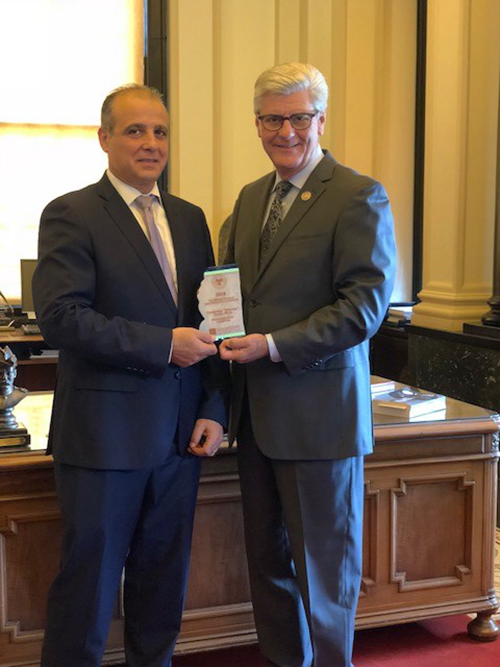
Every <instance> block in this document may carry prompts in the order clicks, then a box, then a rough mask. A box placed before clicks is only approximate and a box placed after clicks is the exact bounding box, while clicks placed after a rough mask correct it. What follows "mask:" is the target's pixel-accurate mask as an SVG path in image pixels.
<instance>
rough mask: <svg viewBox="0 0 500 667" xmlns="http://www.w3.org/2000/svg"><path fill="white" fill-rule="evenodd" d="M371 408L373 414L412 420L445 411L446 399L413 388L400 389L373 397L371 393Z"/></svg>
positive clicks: (439, 395)
mask: <svg viewBox="0 0 500 667" xmlns="http://www.w3.org/2000/svg"><path fill="white" fill-rule="evenodd" d="M372 406H373V412H374V413H375V414H379V415H389V416H393V417H401V418H402V419H413V418H414V417H421V416H422V415H428V414H430V413H434V412H438V411H443V410H445V408H446V397H445V396H443V395H442V394H434V393H432V392H428V391H423V390H420V389H414V388H413V387H402V388H401V389H394V390H391V391H387V392H383V393H379V394H376V395H375V396H374V394H373V393H372Z"/></svg>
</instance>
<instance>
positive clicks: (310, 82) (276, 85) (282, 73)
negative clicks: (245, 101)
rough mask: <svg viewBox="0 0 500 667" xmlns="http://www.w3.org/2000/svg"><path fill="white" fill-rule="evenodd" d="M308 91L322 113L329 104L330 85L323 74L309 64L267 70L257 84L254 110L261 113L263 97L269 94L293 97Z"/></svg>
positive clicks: (314, 104)
mask: <svg viewBox="0 0 500 667" xmlns="http://www.w3.org/2000/svg"><path fill="white" fill-rule="evenodd" d="M301 90H308V91H309V95H310V96H311V102H312V105H313V107H314V110H315V111H317V112H319V113H322V112H323V111H325V109H326V107H327V104H328V84H327V83H326V80H325V77H324V76H323V75H322V74H321V72H320V71H319V70H318V69H316V67H313V65H308V64H307V63H298V62H293V63H283V64H281V65H275V66H274V67H270V68H269V69H266V70H265V71H264V72H262V74H261V75H260V76H259V77H258V79H257V81H256V82H255V87H254V96H253V109H254V112H255V113H259V111H260V103H261V100H262V97H263V96H264V95H267V94H272V95H291V94H292V93H298V92H300V91H301Z"/></svg>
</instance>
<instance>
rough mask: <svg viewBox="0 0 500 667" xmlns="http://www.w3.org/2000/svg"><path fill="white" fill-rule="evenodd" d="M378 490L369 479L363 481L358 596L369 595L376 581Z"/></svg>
mask: <svg viewBox="0 0 500 667" xmlns="http://www.w3.org/2000/svg"><path fill="white" fill-rule="evenodd" d="M378 517H379V491H378V489H375V490H373V489H372V487H371V482H370V480H368V481H366V482H365V503H364V515H363V566H362V575H361V589H360V592H359V597H360V598H363V597H366V596H367V595H369V593H370V588H372V587H373V586H375V584H376V581H377V554H378V552H379V544H378V534H379V530H378V525H379V524H378Z"/></svg>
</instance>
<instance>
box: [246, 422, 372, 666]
mask: <svg viewBox="0 0 500 667" xmlns="http://www.w3.org/2000/svg"><path fill="white" fill-rule="evenodd" d="M363 464H364V461H363V457H351V458H347V459H339V460H326V461H282V460H275V459H270V458H268V457H266V456H264V455H263V454H262V452H261V451H260V450H259V448H258V446H257V444H256V442H255V439H254V436H253V433H252V429H251V425H250V422H249V418H248V414H247V415H245V417H244V419H243V421H242V423H241V426H240V433H239V434H238V468H239V474H240V479H241V489H242V501H243V514H244V521H245V541H246V550H247V557H248V566H249V575H250V587H251V593H252V601H253V608H254V615H255V623H256V627H257V634H258V638H259V645H260V649H261V651H262V653H263V655H264V656H265V657H266V658H267V659H268V660H269V661H270V662H271V664H275V665H278V667H311V666H314V667H349V666H350V665H351V656H352V644H353V638H354V618H355V613H356V606H357V599H358V593H359V587H360V583H361V567H362V532H363V519H362V517H363V475H364V471H363Z"/></svg>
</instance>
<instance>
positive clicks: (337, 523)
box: [220, 63, 396, 667]
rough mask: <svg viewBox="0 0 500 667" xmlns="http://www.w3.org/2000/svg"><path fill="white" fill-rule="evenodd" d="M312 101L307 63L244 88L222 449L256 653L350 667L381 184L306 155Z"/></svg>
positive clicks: (314, 93) (313, 74) (316, 99)
mask: <svg viewBox="0 0 500 667" xmlns="http://www.w3.org/2000/svg"><path fill="white" fill-rule="evenodd" d="M327 97H328V88H327V84H326V82H325V79H324V77H323V75H322V74H321V73H320V72H319V71H318V70H317V69H316V68H314V67H312V66H310V65H305V64H302V63H288V64H285V65H279V66H276V67H272V68H271V69H269V70H266V71H265V72H263V73H262V74H261V75H260V77H259V78H258V79H257V82H256V84H255V94H254V110H255V115H256V118H255V123H256V126H257V131H258V134H259V137H260V138H261V141H262V145H263V147H264V150H265V151H266V153H267V154H268V155H269V157H270V159H271V161H272V162H273V164H274V166H275V168H276V171H274V172H272V173H271V174H268V175H267V176H264V177H263V178H261V179H259V180H258V181H255V182H254V183H251V184H249V185H247V186H245V187H244V188H243V190H242V191H241V193H240V195H239V198H238V200H237V202H236V205H235V208H234V211H233V216H232V229H231V234H230V237H229V244H228V252H227V256H226V261H227V262H235V263H236V264H237V265H238V266H239V268H240V272H241V287H242V294H243V307H244V316H245V324H246V331H247V335H246V336H244V337H242V338H233V339H229V340H227V341H225V342H223V343H222V345H221V347H220V353H221V356H222V358H224V359H229V360H232V361H233V401H232V414H231V420H230V431H229V438H230V441H232V440H234V438H235V437H236V436H237V437H238V462H239V470H240V476H241V487H242V494H243V511H244V518H245V536H246V546H247V555H248V563H249V571H250V583H251V590H252V598H253V605H254V613H255V621H256V625H257V632H258V636H259V642H260V646H261V650H262V652H263V654H264V656H265V657H266V658H267V659H268V660H269V662H270V664H274V665H279V666H280V667H310V666H311V665H314V667H346V666H349V665H351V655H352V643H353V631H354V617H355V612H356V603H357V598H358V591H359V586H360V579H361V565H362V514H363V456H364V455H365V454H369V453H370V452H371V451H372V446H373V438H372V422H371V402H370V371H369V360H368V344H369V338H370V337H371V336H373V334H374V333H375V332H376V331H377V329H378V327H379V326H380V323H381V322H382V319H383V317H384V314H385V312H386V308H387V305H388V302H389V297H390V295H391V291H392V288H393V284H394V268H395V254H396V253H395V245H394V236H393V224H392V215H391V211H390V206H389V202H388V199H387V195H386V193H385V190H384V188H383V187H382V186H381V185H380V184H379V183H377V182H376V181H374V180H373V179H371V178H369V177H367V176H361V175H360V174H358V173H356V172H355V171H353V170H351V169H348V168H346V167H344V166H342V165H340V164H338V163H337V162H336V161H335V160H334V159H333V157H332V156H331V155H330V154H329V153H328V152H327V151H325V152H323V151H322V150H321V148H320V146H319V143H318V141H319V138H320V136H321V135H322V134H323V132H324V127H325V117H326V106H327Z"/></svg>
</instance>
